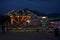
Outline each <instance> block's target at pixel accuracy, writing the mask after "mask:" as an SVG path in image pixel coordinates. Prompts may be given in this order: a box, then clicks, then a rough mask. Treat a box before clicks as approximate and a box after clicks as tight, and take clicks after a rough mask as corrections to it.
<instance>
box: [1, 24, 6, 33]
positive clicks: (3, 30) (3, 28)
mask: <svg viewBox="0 0 60 40" xmlns="http://www.w3.org/2000/svg"><path fill="white" fill-rule="evenodd" d="M2 33H5V26H4V25H2Z"/></svg>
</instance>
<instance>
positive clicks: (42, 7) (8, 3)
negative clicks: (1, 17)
mask: <svg viewBox="0 0 60 40" xmlns="http://www.w3.org/2000/svg"><path fill="white" fill-rule="evenodd" d="M22 8H31V9H33V10H36V11H39V12H44V13H52V12H57V13H60V0H0V14H3V13H6V12H8V11H9V10H13V9H22Z"/></svg>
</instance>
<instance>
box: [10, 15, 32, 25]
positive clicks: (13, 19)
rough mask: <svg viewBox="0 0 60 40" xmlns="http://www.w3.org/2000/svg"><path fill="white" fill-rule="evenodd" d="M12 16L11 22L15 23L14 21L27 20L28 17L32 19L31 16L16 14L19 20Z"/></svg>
mask: <svg viewBox="0 0 60 40" xmlns="http://www.w3.org/2000/svg"><path fill="white" fill-rule="evenodd" d="M10 17H11V24H13V22H15V23H19V22H26V20H27V19H30V18H31V16H22V18H21V16H16V18H17V20H16V19H15V18H14V17H13V16H10Z"/></svg>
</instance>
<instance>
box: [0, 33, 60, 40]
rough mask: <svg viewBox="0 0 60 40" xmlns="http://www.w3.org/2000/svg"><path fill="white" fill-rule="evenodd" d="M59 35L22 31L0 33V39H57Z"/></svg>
mask: <svg viewBox="0 0 60 40" xmlns="http://www.w3.org/2000/svg"><path fill="white" fill-rule="evenodd" d="M59 39H60V37H55V36H54V35H51V34H43V33H37V32H29V33H27V32H22V33H5V34H4V33H3V34H2V33H0V40H59Z"/></svg>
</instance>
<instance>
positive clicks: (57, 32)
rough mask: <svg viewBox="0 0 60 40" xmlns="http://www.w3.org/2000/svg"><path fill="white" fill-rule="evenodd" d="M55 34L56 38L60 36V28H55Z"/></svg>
mask: <svg viewBox="0 0 60 40" xmlns="http://www.w3.org/2000/svg"><path fill="white" fill-rule="evenodd" d="M54 34H55V36H58V35H59V29H58V28H55V29H54Z"/></svg>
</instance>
